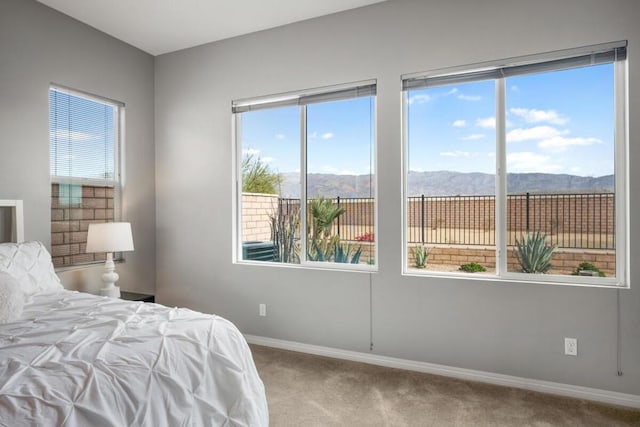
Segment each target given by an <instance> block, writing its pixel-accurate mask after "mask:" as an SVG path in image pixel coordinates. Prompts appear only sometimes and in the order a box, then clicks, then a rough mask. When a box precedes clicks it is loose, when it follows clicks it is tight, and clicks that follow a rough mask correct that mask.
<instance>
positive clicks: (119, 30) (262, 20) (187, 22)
mask: <svg viewBox="0 0 640 427" xmlns="http://www.w3.org/2000/svg"><path fill="white" fill-rule="evenodd" d="M38 1H39V2H40V3H43V4H45V5H47V6H49V7H51V8H53V9H56V10H58V11H60V12H62V13H64V14H66V15H69V16H71V17H73V18H75V19H77V20H79V21H82V22H84V23H86V24H88V25H90V26H92V27H94V28H97V29H98V30H100V31H102V32H104V33H107V34H109V35H111V36H113V37H115V38H117V39H120V40H122V41H124V42H126V43H129V44H131V45H133V46H136V47H138V48H140V49H142V50H144V51H145V52H148V53H150V54H152V55H160V54H163V53H167V52H173V51H175V50H180V49H185V48H189V47H193V46H197V45H200V44H204V43H209V42H213V41H216V40H222V39H226V38H229V37H235V36H239V35H242V34H248V33H252V32H255V31H260V30H265V29H268V28H274V27H278V26H281V25H285V24H290V23H292V22H297V21H303V20H305V19H310V18H315V17H318V16H323V15H329V14H331V13H335V12H341V11H343V10H348V9H354V8H357V7H361V6H366V5H369V4H373V3H380V2H381V1H383V0H235V1H234V0H38Z"/></svg>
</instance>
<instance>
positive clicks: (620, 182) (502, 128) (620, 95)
mask: <svg viewBox="0 0 640 427" xmlns="http://www.w3.org/2000/svg"><path fill="white" fill-rule="evenodd" d="M626 47H627V41H620V42H613V43H606V44H600V45H592V46H585V47H580V48H574V49H565V50H558V51H553V52H548V53H542V54H534V55H527V56H522V57H517V58H509V59H503V60H496V61H489V62H482V63H479V64H472V65H464V66H456V67H450V68H442V69H436V70H432V71H430V72H421V73H411V74H406V75H402V77H401V78H402V82H403V89H402V97H401V99H402V109H401V114H402V197H403V201H402V248H403V249H402V275H404V276H418V277H443V278H455V279H465V280H484V281H500V282H518V283H534V284H554V285H571V286H582V287H584V286H587V287H589V286H593V287H607V288H611V287H613V288H629V277H630V259H629V254H630V251H629V210H628V209H629V184H628V183H629V156H628V152H629V126H628V123H629V116H628V115H629V108H628V104H629V96H628V94H629V91H628V60H627V57H626V56H625V57H624V58H623V59H618V58H617V57H616V58H615V59H614V60H613V61H612V63H613V78H614V88H613V92H614V93H613V95H614V129H613V131H614V175H615V178H614V182H615V192H614V199H615V220H616V226H615V242H616V246H615V259H616V277H613V278H611V277H605V278H601V277H588V276H570V275H559V274H548V275H538V274H531V273H519V272H513V271H511V272H509V271H508V270H507V253H508V252H507V241H506V234H507V233H506V224H507V205H506V200H507V168H506V166H507V163H506V90H505V81H506V79H507V78H508V77H509V76H505V75H502V76H498V77H494V78H489V79H491V80H494V81H495V98H496V106H495V113H496V114H495V117H496V141H495V145H496V164H495V167H496V170H495V176H496V194H495V227H496V229H495V233H496V236H495V242H496V271H495V273H494V274H478V275H470V274H468V273H464V272H445V271H430V270H429V271H415V270H410V269H409V253H408V236H407V225H408V212H409V206H408V188H407V181H408V179H407V177H408V172H409V168H408V165H409V132H408V130H409V129H408V108H409V102H408V99H409V92H410V91H411V90H412V89H417V88H418V87H413V88H411V87H408V88H407V87H406V83H407V82H408V81H412V80H420V79H429V78H434V77H436V78H443V79H447V78H454V79H455V78H457V76H458V75H461V76H464V75H473V74H474V73H477V74H478V75H488V74H490V73H493V72H494V70H499V69H500V68H501V67H522V68H525V67H530V66H532V65H533V66H535V65H536V64H540V63H544V62H549V61H562V60H566V59H571V58H576V57H585V56H588V55H592V57H594V56H595V55H597V54H598V53H600V52H603V51H608V50H614V51H617V49H619V48H626ZM587 65H588V64H585V65H582V66H579V67H574V68H581V67H583V66H587ZM558 69H561V67H557V68H555V69H553V68H551V69H547V70H545V71H541V72H552V71H554V70H558ZM486 79H488V78H486V77H485V78H482V77H480V78H476V79H472V80H469V81H480V80H486ZM453 84H455V83H454V82H451V83H444V84H442V86H445V85H453Z"/></svg>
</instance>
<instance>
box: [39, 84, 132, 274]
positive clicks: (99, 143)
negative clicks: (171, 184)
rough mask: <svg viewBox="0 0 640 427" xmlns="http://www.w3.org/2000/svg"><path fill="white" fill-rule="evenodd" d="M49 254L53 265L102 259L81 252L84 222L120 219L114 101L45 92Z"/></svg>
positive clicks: (119, 110) (58, 91) (66, 92)
mask: <svg viewBox="0 0 640 427" xmlns="http://www.w3.org/2000/svg"><path fill="white" fill-rule="evenodd" d="M49 108H50V110H49V143H50V169H51V170H50V173H51V254H52V257H53V263H54V265H55V266H56V267H69V266H75V265H81V264H87V263H92V262H99V261H103V260H104V257H105V255H104V254H87V253H85V248H86V242H87V230H88V228H89V224H91V223H100V222H110V221H114V220H118V219H119V218H120V210H119V208H120V174H119V162H118V159H119V156H118V153H119V146H120V116H121V114H122V105H121V104H118V103H116V102H113V101H110V100H106V99H102V98H98V97H95V96H93V95H87V94H83V93H79V92H76V91H72V90H69V89H63V88H59V87H51V88H50V89H49Z"/></svg>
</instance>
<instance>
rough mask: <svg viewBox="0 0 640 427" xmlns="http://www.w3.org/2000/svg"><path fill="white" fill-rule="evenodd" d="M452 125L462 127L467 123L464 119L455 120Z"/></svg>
mask: <svg viewBox="0 0 640 427" xmlns="http://www.w3.org/2000/svg"><path fill="white" fill-rule="evenodd" d="M452 125H453V127H454V128H463V127H465V126H466V125H467V121H466V120H456V121H455V122H453V124H452Z"/></svg>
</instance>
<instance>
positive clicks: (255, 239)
mask: <svg viewBox="0 0 640 427" xmlns="http://www.w3.org/2000/svg"><path fill="white" fill-rule="evenodd" d="M233 112H234V113H235V114H234V117H235V122H236V157H237V162H236V165H237V177H236V183H237V194H236V200H237V205H236V206H237V219H236V223H237V227H236V232H237V237H236V242H237V248H236V249H237V252H236V259H237V260H238V261H248V262H261V263H265V262H266V263H285V264H301V265H313V266H323V267H328V268H331V267H334V268H335V267H338V268H347V269H369V268H371V266H373V265H375V259H376V242H375V231H376V198H375V170H374V165H375V160H374V158H375V153H374V147H375V142H374V141H375V137H374V128H375V119H374V117H375V84H373V83H368V82H367V83H363V84H358V85H351V86H346V87H344V86H341V87H333V88H329V89H323V90H318V91H309V92H305V93H299V94H287V95H283V96H279V97H273V98H268V99H258V100H250V101H238V102H234V103H233Z"/></svg>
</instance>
